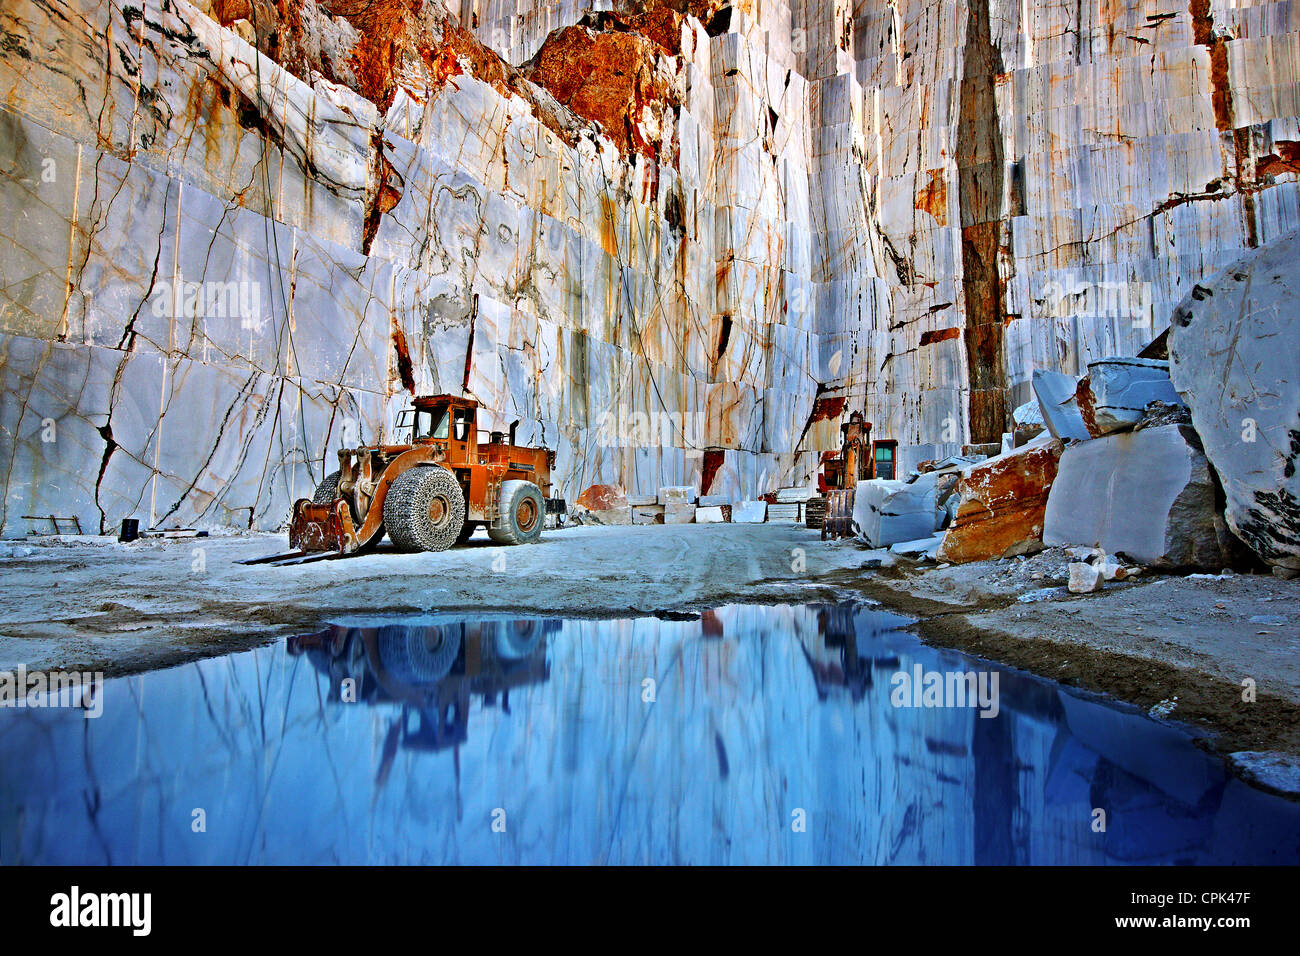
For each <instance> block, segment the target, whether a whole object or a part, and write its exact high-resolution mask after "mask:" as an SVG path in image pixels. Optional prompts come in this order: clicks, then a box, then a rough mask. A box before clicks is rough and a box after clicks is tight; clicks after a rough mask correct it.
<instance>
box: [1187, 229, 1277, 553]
mask: <svg viewBox="0 0 1300 956" xmlns="http://www.w3.org/2000/svg"><path fill="white" fill-rule="evenodd" d="M1297 356H1300V232H1294V233H1291V234H1290V235H1289V236H1286V237H1284V238H1282V239H1279V240H1277V241H1276V242H1273V243H1270V244H1269V245H1267V246H1264V247H1262V248H1260V249H1257V250H1254V251H1253V252H1252V253H1251V254H1250V255H1248V256H1246V257H1245V258H1243V259H1241V260H1239V261H1238V262H1237V263H1235V264H1234V265H1232V266H1230V267H1229V268H1228V269H1227V270H1226V271H1225V272H1222V273H1220V274H1219V275H1218V276H1216V277H1215V278H1213V279H1210V280H1208V281H1205V282H1201V283H1199V284H1198V285H1196V286H1195V287H1193V289H1192V292H1191V295H1189V296H1188V297H1187V298H1186V299H1184V300H1183V302H1182V303H1181V304H1180V305H1179V306H1178V308H1177V309H1175V310H1174V315H1173V320H1172V322H1171V324H1170V330H1169V363H1170V373H1171V375H1172V378H1173V383H1174V387H1175V388H1176V389H1178V393H1179V394H1180V395H1181V396H1182V398H1183V401H1185V402H1186V403H1187V405H1188V407H1189V408H1190V409H1191V411H1192V424H1193V425H1194V426H1195V427H1196V432H1197V434H1198V435H1200V437H1201V441H1202V443H1203V444H1204V448H1205V454H1206V455H1207V456H1208V457H1209V459H1210V463H1211V464H1212V465H1213V466H1214V470H1215V472H1216V473H1217V474H1218V477H1219V480H1220V481H1221V482H1222V485H1223V491H1224V494H1225V496H1226V510H1225V515H1226V518H1227V523H1228V526H1229V527H1230V528H1231V529H1232V530H1233V532H1234V533H1235V534H1236V535H1237V537H1239V538H1240V539H1241V540H1242V541H1244V542H1245V543H1246V544H1247V545H1249V546H1250V548H1251V549H1252V550H1253V551H1254V552H1255V553H1256V554H1257V555H1259V557H1260V558H1261V559H1263V560H1264V561H1266V562H1268V563H1269V564H1271V565H1273V566H1274V567H1278V568H1283V569H1287V570H1290V571H1300V467H1298V466H1300V361H1297Z"/></svg>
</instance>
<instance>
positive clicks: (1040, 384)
mask: <svg viewBox="0 0 1300 956" xmlns="http://www.w3.org/2000/svg"><path fill="white" fill-rule="evenodd" d="M1077 385H1078V383H1077V382H1076V381H1075V380H1074V379H1073V378H1071V377H1070V376H1068V375H1062V374H1060V373H1059V372H1049V371H1044V370H1042V369H1040V370H1039V371H1036V372H1034V394H1035V395H1036V396H1037V397H1038V407H1039V411H1040V412H1041V413H1042V417H1043V422H1044V423H1045V424H1046V425H1047V430H1048V431H1049V432H1051V434H1052V437H1053V438H1058V439H1061V440H1066V439H1071V438H1074V439H1081V440H1086V439H1089V438H1091V437H1092V433H1091V432H1090V431H1088V426H1087V425H1086V424H1085V423H1084V420H1083V415H1082V413H1081V412H1080V411H1079V406H1078V404H1077V403H1076V402H1075V398H1074V396H1075V390H1076V388H1077Z"/></svg>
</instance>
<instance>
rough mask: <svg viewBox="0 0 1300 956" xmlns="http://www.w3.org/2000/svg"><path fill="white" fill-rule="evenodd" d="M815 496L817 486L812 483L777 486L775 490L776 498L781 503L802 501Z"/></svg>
mask: <svg viewBox="0 0 1300 956" xmlns="http://www.w3.org/2000/svg"><path fill="white" fill-rule="evenodd" d="M816 496H817V488H816V487H815V486H813V485H805V486H804V487H802V488H778V489H777V491H776V500H777V501H778V502H780V503H782V504H790V503H794V502H804V501H807V500H808V499H809V498H815V497H816Z"/></svg>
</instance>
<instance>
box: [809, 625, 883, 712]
mask: <svg viewBox="0 0 1300 956" xmlns="http://www.w3.org/2000/svg"><path fill="white" fill-rule="evenodd" d="M857 611H858V609H857V608H856V607H854V606H852V605H844V604H827V605H825V606H823V607H819V608H818V609H817V630H818V635H817V636H818V638H819V640H817V641H816V642H815V643H814V644H813V646H812V647H810V646H809V641H808V640H806V639H805V640H803V641H801V642H800V647H801V648H802V650H803V656H804V660H806V661H807V662H808V667H809V669H810V670H811V671H812V675H813V681H814V682H815V683H816V685H817V699H818V700H826V699H827V698H829V697H830V696H831V694H832V693H833V692H838V691H839V689H841V688H842V689H844V690H847V691H848V693H849V696H850V697H851V698H852V699H853V700H855V701H858V700H862V698H863V697H865V696H866V693H867V689H868V688H870V687H871V686H872V685H873V684H874V683H875V672H876V671H877V670H884V671H886V672H888V673H891V674H892V673H893V672H894V671H896V670H898V657H897V656H895V655H892V654H890V655H885V656H882V657H863V656H862V653H863V651H862V650H860V649H859V647H858V644H859V640H858V621H857ZM872 637H874V635H870V634H869V635H867V640H868V641H870V640H871V638H872Z"/></svg>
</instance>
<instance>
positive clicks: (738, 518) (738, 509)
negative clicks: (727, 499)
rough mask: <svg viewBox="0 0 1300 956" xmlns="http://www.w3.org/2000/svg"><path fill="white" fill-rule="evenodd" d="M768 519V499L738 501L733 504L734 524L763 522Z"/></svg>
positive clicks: (732, 516) (732, 517)
mask: <svg viewBox="0 0 1300 956" xmlns="http://www.w3.org/2000/svg"><path fill="white" fill-rule="evenodd" d="M766 520H767V502H766V501H738V502H736V503H735V504H734V505H732V506H731V522H732V524H762V523H763V522H764V521H766Z"/></svg>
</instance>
